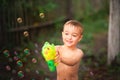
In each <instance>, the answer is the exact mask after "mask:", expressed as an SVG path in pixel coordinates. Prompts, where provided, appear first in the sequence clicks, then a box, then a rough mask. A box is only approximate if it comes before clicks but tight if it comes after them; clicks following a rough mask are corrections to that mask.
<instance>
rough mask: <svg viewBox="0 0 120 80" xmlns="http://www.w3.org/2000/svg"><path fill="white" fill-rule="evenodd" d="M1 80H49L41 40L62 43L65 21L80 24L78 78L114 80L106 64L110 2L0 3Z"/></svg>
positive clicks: (24, 0)
mask: <svg viewBox="0 0 120 80" xmlns="http://www.w3.org/2000/svg"><path fill="white" fill-rule="evenodd" d="M0 12H1V13H0V14H1V15H0V22H1V24H0V37H1V38H0V80H54V79H55V78H56V73H55V72H54V73H51V72H49V70H48V67H47V65H46V63H45V61H44V59H43V57H42V56H41V47H42V46H43V44H44V42H45V41H48V42H50V43H53V44H55V45H61V44H62V39H61V31H62V27H63V24H64V23H65V21H67V20H69V19H76V20H78V21H80V22H81V23H82V24H83V26H84V34H83V39H82V41H81V42H80V43H79V44H78V47H79V48H81V49H82V50H83V51H84V54H85V55H84V57H83V59H82V61H81V63H80V64H81V65H80V68H79V80H119V79H120V77H119V72H120V68H119V67H118V65H116V64H115V63H114V64H113V65H110V66H108V65H107V37H108V36H107V34H108V20H109V19H108V18H109V0H64V1H60V0H1V1H0Z"/></svg>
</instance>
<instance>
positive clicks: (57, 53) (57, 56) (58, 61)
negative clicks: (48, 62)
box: [55, 47, 61, 64]
mask: <svg viewBox="0 0 120 80" xmlns="http://www.w3.org/2000/svg"><path fill="white" fill-rule="evenodd" d="M60 61H61V59H60V53H59V50H58V47H56V56H55V63H56V64H58V63H60Z"/></svg>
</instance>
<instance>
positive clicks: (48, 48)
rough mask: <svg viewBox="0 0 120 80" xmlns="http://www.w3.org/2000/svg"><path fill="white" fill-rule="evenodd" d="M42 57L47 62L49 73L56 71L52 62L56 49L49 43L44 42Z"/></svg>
mask: <svg viewBox="0 0 120 80" xmlns="http://www.w3.org/2000/svg"><path fill="white" fill-rule="evenodd" d="M42 55H43V57H44V59H45V61H46V62H47V65H48V68H49V70H50V71H51V72H54V71H55V70H56V63H55V62H54V59H55V56H56V49H55V46H54V44H50V43H49V42H45V43H44V45H43V47H42Z"/></svg>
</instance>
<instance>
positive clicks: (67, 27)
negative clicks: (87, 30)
mask: <svg viewBox="0 0 120 80" xmlns="http://www.w3.org/2000/svg"><path fill="white" fill-rule="evenodd" d="M64 29H78V30H80V27H78V26H74V25H65V26H64V28H63V30H64Z"/></svg>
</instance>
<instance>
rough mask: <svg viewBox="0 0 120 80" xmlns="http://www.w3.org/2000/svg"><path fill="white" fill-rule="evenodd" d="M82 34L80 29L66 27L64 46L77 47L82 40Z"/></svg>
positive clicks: (64, 30)
mask: <svg viewBox="0 0 120 80" xmlns="http://www.w3.org/2000/svg"><path fill="white" fill-rule="evenodd" d="M80 33H81V31H80V28H79V27H75V26H71V25H65V26H64V29H63V32H62V38H63V42H64V45H66V46H68V47H75V46H76V45H77V43H78V42H79V41H80V40H81V38H82V35H81V34H80Z"/></svg>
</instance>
